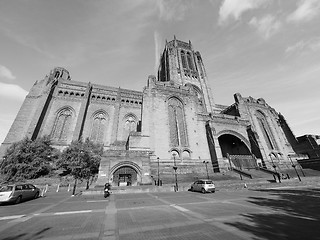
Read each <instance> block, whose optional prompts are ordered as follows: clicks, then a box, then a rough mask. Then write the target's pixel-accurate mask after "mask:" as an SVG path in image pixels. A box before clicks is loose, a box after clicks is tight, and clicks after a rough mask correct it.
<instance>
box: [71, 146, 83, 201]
mask: <svg viewBox="0 0 320 240" xmlns="http://www.w3.org/2000/svg"><path fill="white" fill-rule="evenodd" d="M82 153H83V150H80V155H82ZM80 160H81V157H80V156H79V155H78V164H80ZM78 169H81V167H80V166H74V167H72V171H75V170H78ZM77 175H79V173H76V174H74V177H75V179H74V185H73V190H72V196H74V195H75V193H76V187H77V181H78V176H77Z"/></svg>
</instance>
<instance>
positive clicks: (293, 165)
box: [288, 155, 301, 182]
mask: <svg viewBox="0 0 320 240" xmlns="http://www.w3.org/2000/svg"><path fill="white" fill-rule="evenodd" d="M288 158H289V159H290V162H291V164H292V165H291V166H292V167H293V168H294V170H295V172H296V174H297V176H298V178H299V181H300V182H301V178H300V176H299V173H298V171H297V169H296V165H295V164H293V161H292V159H291V157H290V155H288Z"/></svg>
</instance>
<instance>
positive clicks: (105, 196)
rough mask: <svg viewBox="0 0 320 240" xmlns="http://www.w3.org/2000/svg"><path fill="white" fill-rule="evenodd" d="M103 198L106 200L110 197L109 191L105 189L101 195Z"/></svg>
mask: <svg viewBox="0 0 320 240" xmlns="http://www.w3.org/2000/svg"><path fill="white" fill-rule="evenodd" d="M103 196H104V198H107V197H109V196H110V192H109V189H105V190H104V194H103Z"/></svg>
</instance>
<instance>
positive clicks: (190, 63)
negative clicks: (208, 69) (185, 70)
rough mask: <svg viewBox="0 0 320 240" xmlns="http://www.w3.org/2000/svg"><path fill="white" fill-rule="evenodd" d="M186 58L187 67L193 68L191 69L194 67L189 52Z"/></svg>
mask: <svg viewBox="0 0 320 240" xmlns="http://www.w3.org/2000/svg"><path fill="white" fill-rule="evenodd" d="M187 60H188V65H189V69H190V70H193V69H194V67H193V61H192V58H191V55H190V53H189V52H188V53H187Z"/></svg>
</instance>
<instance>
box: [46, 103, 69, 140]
mask: <svg viewBox="0 0 320 240" xmlns="http://www.w3.org/2000/svg"><path fill="white" fill-rule="evenodd" d="M71 122H72V111H71V110H70V109H68V108H65V109H63V110H61V111H60V112H59V113H58V114H57V118H56V121H55V123H54V126H53V131H52V133H51V138H52V140H54V141H67V138H68V136H69V132H70V126H71Z"/></svg>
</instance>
